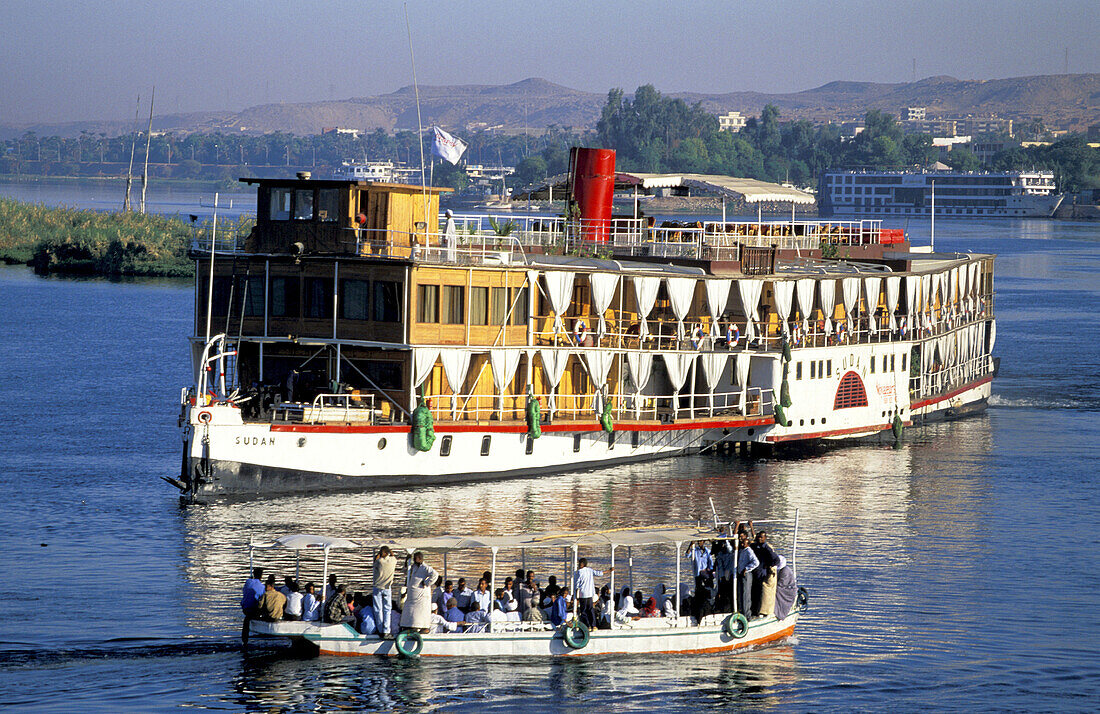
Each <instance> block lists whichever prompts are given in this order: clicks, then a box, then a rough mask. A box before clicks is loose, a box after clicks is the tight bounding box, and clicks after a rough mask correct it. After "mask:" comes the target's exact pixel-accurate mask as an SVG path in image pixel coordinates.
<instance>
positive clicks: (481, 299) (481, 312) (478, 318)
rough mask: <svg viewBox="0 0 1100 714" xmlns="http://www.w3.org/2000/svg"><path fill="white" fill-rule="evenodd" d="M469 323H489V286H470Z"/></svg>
mask: <svg viewBox="0 0 1100 714" xmlns="http://www.w3.org/2000/svg"><path fill="white" fill-rule="evenodd" d="M470 324H471V325H488V324H489V288H470Z"/></svg>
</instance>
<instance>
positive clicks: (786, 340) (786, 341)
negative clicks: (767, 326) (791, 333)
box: [781, 335, 791, 362]
mask: <svg viewBox="0 0 1100 714" xmlns="http://www.w3.org/2000/svg"><path fill="white" fill-rule="evenodd" d="M781 344H782V346H783V361H784V362H790V361H791V338H790V337H788V336H787V335H783V337H782V339H781Z"/></svg>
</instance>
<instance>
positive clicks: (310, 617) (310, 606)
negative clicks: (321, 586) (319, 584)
mask: <svg viewBox="0 0 1100 714" xmlns="http://www.w3.org/2000/svg"><path fill="white" fill-rule="evenodd" d="M320 619H321V603H319V602H317V595H316V594H314V592H313V583H306V592H305V595H303V596H302V621H303V622H316V621H318V620H320Z"/></svg>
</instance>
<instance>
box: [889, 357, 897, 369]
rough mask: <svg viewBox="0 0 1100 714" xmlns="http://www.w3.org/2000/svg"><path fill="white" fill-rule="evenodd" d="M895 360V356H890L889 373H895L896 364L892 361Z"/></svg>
mask: <svg viewBox="0 0 1100 714" xmlns="http://www.w3.org/2000/svg"><path fill="white" fill-rule="evenodd" d="M896 359H897V355H890V371H891V372H896V371H897V363H896V362H895V361H894V360H896Z"/></svg>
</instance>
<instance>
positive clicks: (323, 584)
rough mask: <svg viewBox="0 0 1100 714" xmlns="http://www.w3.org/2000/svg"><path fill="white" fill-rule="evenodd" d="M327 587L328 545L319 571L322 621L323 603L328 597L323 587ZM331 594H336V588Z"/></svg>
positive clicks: (322, 617)
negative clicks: (323, 562) (322, 600)
mask: <svg viewBox="0 0 1100 714" xmlns="http://www.w3.org/2000/svg"><path fill="white" fill-rule="evenodd" d="M327 587H328V546H327V545H326V546H325V565H324V569H323V570H322V571H321V597H322V598H323V599H324V602H322V603H321V620H322V621H324V619H325V605H326V604H327V603H328V597H326V596H327V595H328V593H326V592H325V588H327ZM332 594H333V595H335V594H336V589H335V588H333V590H332Z"/></svg>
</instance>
